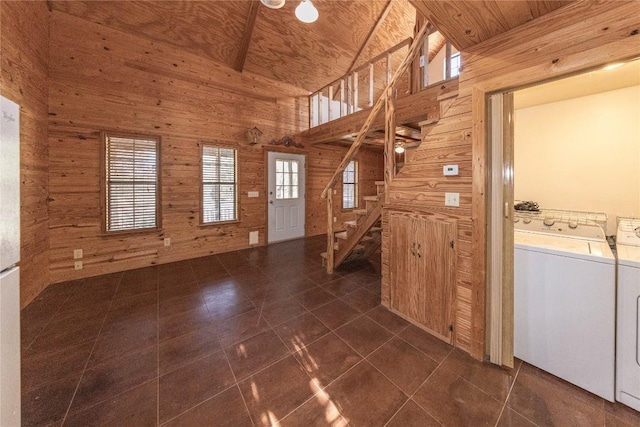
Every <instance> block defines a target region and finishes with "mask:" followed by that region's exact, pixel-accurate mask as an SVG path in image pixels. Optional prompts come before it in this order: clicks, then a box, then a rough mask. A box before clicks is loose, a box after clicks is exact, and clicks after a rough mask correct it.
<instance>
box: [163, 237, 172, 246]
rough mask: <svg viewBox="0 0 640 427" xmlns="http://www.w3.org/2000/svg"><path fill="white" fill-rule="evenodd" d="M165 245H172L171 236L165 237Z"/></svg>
mask: <svg viewBox="0 0 640 427" xmlns="http://www.w3.org/2000/svg"><path fill="white" fill-rule="evenodd" d="M164 245H165V246H171V237H165V238H164Z"/></svg>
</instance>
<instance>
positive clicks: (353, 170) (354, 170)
mask: <svg viewBox="0 0 640 427" xmlns="http://www.w3.org/2000/svg"><path fill="white" fill-rule="evenodd" d="M357 207H358V163H357V162H356V161H355V160H352V161H350V162H349V164H348V165H347V167H346V168H345V170H344V172H342V209H355V208H357Z"/></svg>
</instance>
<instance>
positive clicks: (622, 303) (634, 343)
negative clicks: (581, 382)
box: [616, 265, 640, 411]
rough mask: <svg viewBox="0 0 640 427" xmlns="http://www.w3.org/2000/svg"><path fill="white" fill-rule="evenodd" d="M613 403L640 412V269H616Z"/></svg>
mask: <svg viewBox="0 0 640 427" xmlns="http://www.w3.org/2000/svg"><path fill="white" fill-rule="evenodd" d="M617 328H618V334H617V348H616V357H617V360H616V400H617V401H618V402H622V403H624V404H625V405H627V406H630V407H632V408H633V409H635V410H636V411H640V268H633V267H628V266H621V265H620V266H618V324H617Z"/></svg>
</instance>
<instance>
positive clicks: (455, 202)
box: [444, 193, 460, 207]
mask: <svg viewBox="0 0 640 427" xmlns="http://www.w3.org/2000/svg"><path fill="white" fill-rule="evenodd" d="M444 205H445V206H456V207H458V206H460V193H444Z"/></svg>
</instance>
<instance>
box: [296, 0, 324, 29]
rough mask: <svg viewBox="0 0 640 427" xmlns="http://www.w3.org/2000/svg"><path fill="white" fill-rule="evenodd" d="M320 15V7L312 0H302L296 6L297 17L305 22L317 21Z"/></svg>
mask: <svg viewBox="0 0 640 427" xmlns="http://www.w3.org/2000/svg"><path fill="white" fill-rule="evenodd" d="M318 16H319V14H318V9H316V7H315V6H314V5H313V3H311V0H302V1H301V2H300V4H299V5H298V7H296V18H298V19H299V20H300V21H302V22H304V23H305V24H311V23H312V22H316V20H317V19H318Z"/></svg>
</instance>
